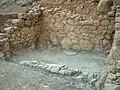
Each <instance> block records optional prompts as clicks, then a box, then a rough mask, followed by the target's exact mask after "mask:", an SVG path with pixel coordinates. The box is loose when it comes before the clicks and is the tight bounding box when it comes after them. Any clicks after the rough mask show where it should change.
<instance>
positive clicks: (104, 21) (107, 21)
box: [101, 20, 110, 26]
mask: <svg viewBox="0 0 120 90" xmlns="http://www.w3.org/2000/svg"><path fill="white" fill-rule="evenodd" d="M101 25H102V26H108V25H110V20H102V21H101Z"/></svg>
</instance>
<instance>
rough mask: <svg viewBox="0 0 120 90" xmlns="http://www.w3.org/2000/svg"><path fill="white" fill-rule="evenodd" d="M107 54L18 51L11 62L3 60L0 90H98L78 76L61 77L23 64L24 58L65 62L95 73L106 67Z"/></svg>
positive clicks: (69, 65)
mask: <svg viewBox="0 0 120 90" xmlns="http://www.w3.org/2000/svg"><path fill="white" fill-rule="evenodd" d="M104 59H105V57H104V56H103V55H102V54H97V53H89V52H88V53H87V52H75V51H66V50H59V49H45V50H42V51H41V50H37V51H34V52H29V53H25V52H24V53H23V52H22V53H21V52H18V53H17V54H16V55H14V56H13V57H12V58H10V59H9V62H6V61H4V60H3V61H0V81H1V82H0V90H96V89H95V88H94V87H92V86H91V85H89V84H87V83H88V82H87V83H86V81H85V80H86V79H83V80H82V81H81V79H80V78H78V77H72V76H62V75H58V74H53V73H50V72H46V71H44V70H43V69H40V68H36V69H35V68H33V67H29V66H23V65H20V64H19V62H21V61H24V60H36V61H44V62H46V63H55V64H65V65H66V66H68V67H69V68H78V69H81V70H82V71H84V72H89V73H93V72H94V73H95V72H100V70H101V69H103V66H104V65H103V62H104Z"/></svg>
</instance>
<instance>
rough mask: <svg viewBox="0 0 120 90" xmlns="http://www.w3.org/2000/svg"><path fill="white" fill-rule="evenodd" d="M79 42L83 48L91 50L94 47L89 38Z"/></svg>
mask: <svg viewBox="0 0 120 90" xmlns="http://www.w3.org/2000/svg"><path fill="white" fill-rule="evenodd" d="M79 44H80V47H81V49H82V50H89V51H90V50H92V48H93V44H91V43H90V42H89V41H87V40H80V42H79Z"/></svg>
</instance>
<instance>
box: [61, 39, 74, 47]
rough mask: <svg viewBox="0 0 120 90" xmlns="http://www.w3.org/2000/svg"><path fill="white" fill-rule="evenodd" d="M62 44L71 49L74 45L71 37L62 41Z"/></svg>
mask: <svg viewBox="0 0 120 90" xmlns="http://www.w3.org/2000/svg"><path fill="white" fill-rule="evenodd" d="M61 45H62V47H63V48H66V49H69V48H71V46H72V41H71V40H70V39H69V38H64V39H63V40H62V41H61Z"/></svg>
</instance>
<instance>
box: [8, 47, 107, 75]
mask: <svg viewBox="0 0 120 90" xmlns="http://www.w3.org/2000/svg"><path fill="white" fill-rule="evenodd" d="M25 60H28V61H29V60H35V61H38V62H39V61H43V62H46V63H52V64H61V65H66V66H68V67H69V68H71V69H75V68H77V69H80V70H81V71H83V72H89V73H95V72H99V71H101V70H102V69H103V67H104V60H105V56H104V55H103V54H100V53H92V52H91V53H90V52H76V51H70V50H69V51H68V50H60V49H54V48H52V49H45V50H42V51H41V50H38V51H34V52H29V53H23V52H22V53H21V52H19V53H18V54H17V55H15V56H13V57H12V58H10V60H9V61H10V62H13V63H16V64H19V62H21V61H25Z"/></svg>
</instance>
